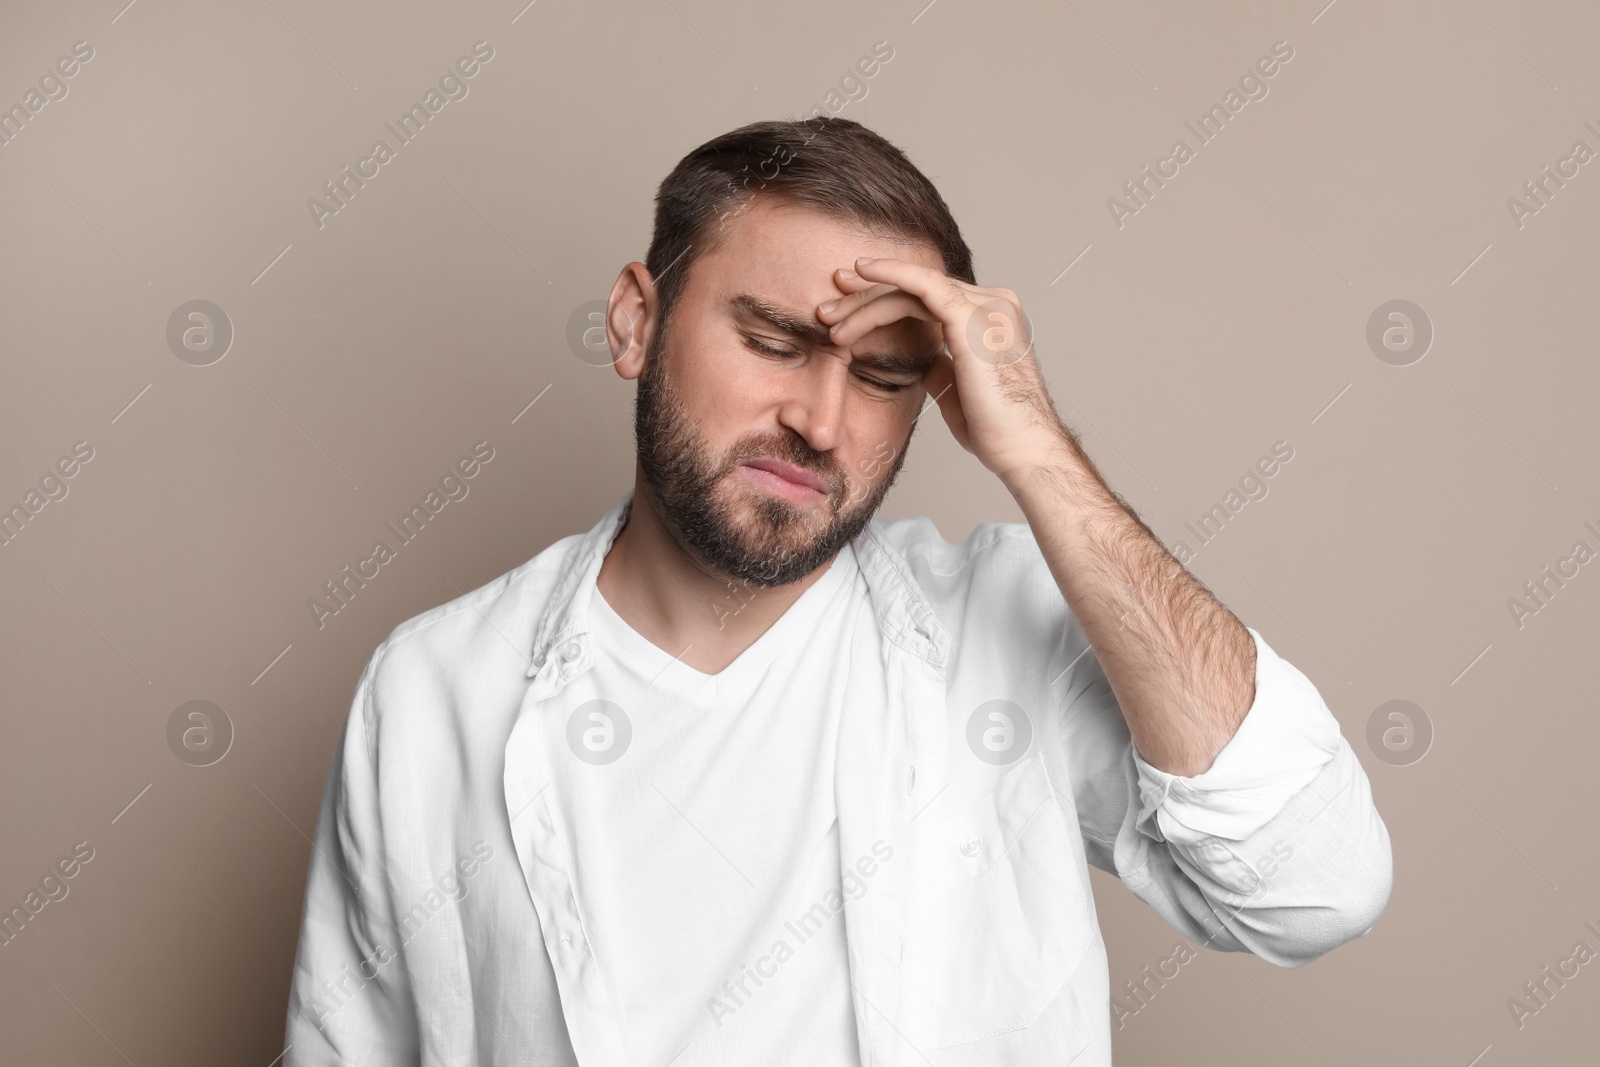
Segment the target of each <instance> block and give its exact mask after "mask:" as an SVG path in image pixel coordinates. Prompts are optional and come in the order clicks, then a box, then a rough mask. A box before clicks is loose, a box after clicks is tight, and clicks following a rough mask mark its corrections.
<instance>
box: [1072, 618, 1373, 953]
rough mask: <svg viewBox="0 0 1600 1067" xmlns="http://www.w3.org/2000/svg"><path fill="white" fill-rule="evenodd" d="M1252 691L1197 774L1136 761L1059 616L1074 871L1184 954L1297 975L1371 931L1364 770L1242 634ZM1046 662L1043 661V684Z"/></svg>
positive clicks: (1290, 668)
mask: <svg viewBox="0 0 1600 1067" xmlns="http://www.w3.org/2000/svg"><path fill="white" fill-rule="evenodd" d="M1250 635H1251V638H1252V639H1253V640H1254V641H1255V645H1256V694H1255V699H1254V701H1253V702H1252V703H1251V707H1250V710H1249V712H1248V713H1247V714H1246V716H1245V718H1244V720H1243V721H1242V722H1241V724H1240V726H1239V729H1238V730H1237V731H1236V732H1235V734H1234V736H1233V737H1232V738H1231V739H1230V740H1229V742H1228V744H1227V745H1225V746H1224V748H1223V751H1222V752H1221V753H1219V754H1218V756H1217V758H1216V760H1215V761H1214V762H1213V764H1212V766H1211V767H1209V768H1207V770H1206V771H1205V772H1204V773H1202V774H1198V775H1194V776H1191V777H1185V776H1182V775H1173V774H1167V773H1166V772H1164V771H1161V770H1159V769H1157V768H1155V767H1153V766H1151V765H1150V764H1149V763H1148V762H1146V761H1145V760H1144V758H1143V756H1142V755H1140V753H1139V752H1138V749H1137V747H1136V746H1135V745H1134V743H1133V741H1132V738H1131V736H1130V734H1129V732H1128V727H1127V722H1126V720H1125V719H1124V718H1123V716H1122V712H1121V709H1120V707H1119V706H1118V705H1117V702H1116V697H1115V695H1114V694H1113V692H1112V690H1111V687H1110V684H1109V682H1108V681H1107V679H1106V676H1105V673H1104V671H1103V669H1102V668H1101V666H1100V664H1099V662H1098V660H1097V658H1096V657H1095V656H1094V654H1093V651H1092V649H1086V648H1085V647H1084V646H1085V645H1086V642H1085V641H1084V638H1083V632H1082V629H1081V628H1080V627H1079V626H1078V625H1077V624H1076V621H1075V620H1071V619H1070V616H1069V618H1068V622H1067V626H1066V631H1065V640H1064V642H1063V644H1062V645H1061V646H1060V647H1059V648H1058V650H1057V653H1056V655H1057V656H1064V657H1065V660H1064V661H1063V662H1068V661H1072V660H1074V659H1075V658H1077V657H1079V656H1081V661H1079V662H1078V663H1077V666H1076V667H1075V668H1074V669H1073V670H1071V671H1070V672H1069V673H1068V693H1067V694H1066V697H1065V699H1064V702H1063V703H1061V704H1059V705H1058V707H1060V709H1061V716H1062V718H1061V720H1060V722H1061V731H1062V733H1061V753H1062V758H1063V759H1064V760H1065V761H1066V765H1067V768H1068V770H1067V774H1068V778H1069V780H1070V781H1071V783H1072V790H1073V802H1074V804H1075V806H1076V808H1077V812H1078V821H1079V826H1080V828H1081V830H1082V832H1083V839H1084V849H1085V855H1086V857H1087V858H1088V860H1089V862H1090V863H1092V864H1094V865H1095V866H1097V867H1100V868H1102V869H1103V870H1106V871H1108V872H1109V873H1112V874H1115V875H1116V876H1117V877H1118V878H1119V879H1121V880H1122V882H1123V884H1125V885H1126V886H1128V888H1129V889H1131V890H1132V891H1133V892H1134V894H1135V895H1137V896H1138V897H1139V898H1140V899H1142V900H1144V901H1145V902H1146V903H1148V904H1149V905H1150V906H1151V907H1152V908H1154V909H1155V910H1156V911H1157V912H1158V913H1159V914H1160V915H1161V916H1162V917H1163V918H1165V919H1166V920H1167V922H1168V923H1169V924H1171V926H1172V927H1173V928H1174V929H1176V930H1177V931H1178V932H1179V933H1182V934H1184V935H1185V936H1187V937H1188V938H1190V939H1192V940H1193V941H1194V942H1195V943H1196V944H1197V945H1198V946H1200V947H1205V948H1214V949H1220V950H1223V951H1230V952H1251V953H1253V954H1255V955H1257V956H1260V957H1261V958H1263V959H1265V960H1268V961H1269V962H1271V963H1274V964H1276V965H1278V966H1280V967H1298V966H1301V965H1303V964H1306V963H1309V962H1311V961H1312V960H1314V959H1316V958H1318V957H1319V956H1321V955H1323V954H1325V953H1327V952H1330V951H1332V950H1333V949H1334V948H1336V947H1338V946H1339V945H1341V944H1344V943H1346V942H1348V941H1350V940H1353V939H1355V938H1357V937H1360V936H1361V935H1363V934H1365V933H1367V932H1368V931H1369V930H1371V928H1372V926H1373V924H1374V923H1375V922H1376V921H1377V919H1378V916H1379V915H1380V914H1381V913H1382V912H1383V909H1384V907H1385V906H1386V904H1387V902H1388V899H1389V893H1390V890H1391V888H1392V886H1393V877H1394V872H1393V858H1392V855H1391V852H1390V841H1389V833H1388V829H1387V828H1386V827H1385V826H1384V823H1383V820H1382V818H1381V817H1380V816H1379V815H1378V812H1377V809H1376V807H1375V806H1374V804H1373V801H1372V792H1371V787H1370V784H1369V782H1368V781H1367V776H1366V772H1365V771H1364V770H1363V769H1362V767H1361V762H1360V760H1359V759H1357V758H1356V754H1355V752H1354V750H1353V749H1352V748H1351V747H1350V744H1349V742H1348V740H1347V739H1346V738H1345V737H1344V736H1343V734H1342V732H1341V731H1340V729H1339V724H1338V721H1337V720H1336V719H1335V718H1334V717H1333V714H1332V712H1331V711H1330V710H1329V709H1328V706H1327V704H1326V703H1325V702H1324V701H1323V699H1322V697H1321V695H1320V694H1319V693H1318V691H1317V689H1316V687H1315V686H1314V685H1313V684H1312V683H1311V681H1310V680H1309V679H1308V678H1306V677H1305V675H1304V674H1302V673H1301V672H1300V671H1299V670H1298V669H1296V668H1295V667H1294V665H1293V664H1291V663H1289V662H1288V661H1286V660H1284V659H1283V658H1282V657H1280V656H1278V655H1277V654H1276V653H1275V652H1274V651H1273V650H1272V648H1271V647H1270V646H1269V645H1268V644H1267V643H1266V641H1265V640H1263V639H1262V637H1261V635H1260V633H1258V632H1257V631H1255V630H1254V629H1251V630H1250ZM1060 669H1061V668H1060V667H1052V668H1051V675H1052V676H1054V673H1055V672H1056V671H1059V670H1060Z"/></svg>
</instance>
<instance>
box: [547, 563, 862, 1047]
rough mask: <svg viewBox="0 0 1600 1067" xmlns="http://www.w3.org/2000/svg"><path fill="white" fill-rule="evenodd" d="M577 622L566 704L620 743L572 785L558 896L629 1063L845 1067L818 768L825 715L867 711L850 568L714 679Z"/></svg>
mask: <svg viewBox="0 0 1600 1067" xmlns="http://www.w3.org/2000/svg"><path fill="white" fill-rule="evenodd" d="M749 595H750V592H749V591H746V593H745V596H746V597H748V596H749ZM756 595H760V594H759V591H757V592H756ZM741 604H742V601H741V600H740V599H739V598H738V597H736V596H734V595H733V594H732V593H730V594H729V599H728V602H727V604H726V605H724V606H722V608H720V609H719V613H723V612H730V611H736V610H738V609H739V608H740V606H741ZM708 610H709V609H708ZM590 616H591V617H590V627H591V630H592V633H593V634H594V637H595V640H594V641H593V655H594V668H593V669H592V670H589V671H586V672H584V673H583V674H582V675H581V676H580V677H579V678H577V679H576V680H575V681H574V683H573V687H572V688H573V691H572V693H571V700H572V701H573V703H574V704H577V703H581V702H582V701H584V700H590V699H604V700H607V701H610V702H612V703H614V704H616V705H618V706H619V707H621V708H622V709H623V710H624V712H625V713H626V714H627V716H628V719H629V723H630V726H631V730H632V736H631V738H630V740H629V748H628V749H627V751H626V754H625V757H624V758H622V759H619V760H618V761H617V762H615V763H610V764H604V765H599V766H594V767H592V768H583V769H582V773H579V774H577V775H575V776H574V779H573V793H572V796H571V797H570V804H571V808H570V810H571V811H572V813H573V817H574V820H575V823H576V828H575V831H576V832H575V841H574V844H573V848H574V850H575V853H576V882H577V885H576V887H575V888H576V893H577V897H578V899H579V900H581V901H583V902H584V905H585V908H584V910H585V912H587V914H585V915H584V916H583V921H584V924H585V927H586V929H587V930H588V931H589V932H590V933H591V934H592V936H593V938H594V941H593V950H594V953H595V957H596V959H597V961H598V963H599V965H600V968H601V971H602V973H603V974H604V975H605V979H606V982H607V984H608V985H609V987H610V989H611V991H612V996H613V1002H614V1003H615V1004H616V1005H617V1006H618V1011H619V1013H620V1014H621V1016H622V1018H620V1019H619V1020H618V1022H619V1023H620V1024H621V1029H622V1032H623V1034H624V1035H625V1040H626V1042H627V1048H628V1057H629V1060H630V1062H633V1063H646V1064H657V1065H660V1067H666V1065H667V1064H669V1063H671V1064H672V1065H673V1067H688V1065H690V1064H711V1063H719V1064H725V1063H818V1064H822V1063H825V1064H829V1065H846V1067H853V1065H856V1064H858V1063H859V1062H860V1060H859V1050H858V1047H857V1040H856V1026H855V1014H854V1009H853V1008H852V1006H851V997H850V986H849V983H848V978H849V967H848V963H847V957H846V952H845V939H844V915H843V912H842V910H840V909H841V908H842V898H841V896H840V891H841V876H840V856H839V842H838V831H837V820H836V810H835V797H834V765H835V750H836V744H837V738H838V729H839V721H840V715H841V714H843V713H845V712H846V710H847V708H848V707H850V706H861V705H860V702H862V701H868V702H870V701H874V700H876V701H881V700H883V699H884V695H883V686H882V682H881V680H880V681H878V682H877V683H876V684H875V683H874V681H873V679H875V678H877V679H881V675H882V668H881V664H880V663H879V661H878V650H879V646H880V641H879V636H878V632H877V625H876V622H875V620H874V618H873V615H872V611H871V609H870V607H869V605H868V602H867V599H866V595H865V582H864V580H863V578H862V577H861V575H860V572H859V570H858V569H857V564H856V559H855V553H854V550H853V549H852V548H850V547H849V546H848V545H847V546H846V547H845V548H844V549H842V550H841V551H840V552H839V554H838V555H837V556H836V557H835V559H834V562H833V564H832V565H831V566H830V567H829V569H828V571H827V572H826V573H825V574H824V575H823V576H822V577H821V578H820V579H818V580H817V581H816V582H815V583H813V584H812V585H811V586H810V587H809V588H807V589H806V590H805V592H804V593H802V594H801V595H800V597H799V598H798V599H796V601H795V602H794V604H792V605H791V606H790V607H789V609H788V611H786V612H785V613H784V614H783V616H782V617H780V618H779V619H778V620H777V622H775V623H774V624H773V625H772V626H771V627H770V628H769V629H768V630H767V631H766V632H765V633H763V634H762V635H761V636H760V637H758V638H757V639H756V641H755V643H754V644H752V645H751V646H750V647H749V648H747V649H746V650H745V651H744V652H743V653H742V654H740V656H739V657H738V659H736V660H735V661H734V662H733V663H731V664H730V665H729V666H728V667H727V668H725V669H724V670H723V671H721V672H720V673H718V674H714V675H708V674H703V673H701V672H700V671H697V670H694V669H693V668H691V667H689V666H687V665H685V664H684V663H683V662H682V661H681V660H679V659H677V658H676V656H675V655H674V653H673V652H668V651H664V650H662V649H660V648H657V647H656V646H655V645H653V644H651V643H650V642H649V641H648V640H646V639H645V638H644V637H643V636H641V635H640V634H639V633H637V632H636V631H635V630H633V629H632V628H631V627H629V626H628V624H627V623H626V622H624V621H623V619H622V617H621V616H619V615H618V614H617V613H616V611H615V610H614V609H613V608H612V607H611V606H610V604H608V603H607V602H606V600H605V598H604V596H602V595H601V594H600V593H599V591H598V590H595V591H594V595H593V597H592V598H591V608H590ZM675 651H677V650H675ZM677 654H678V655H681V654H682V652H681V651H677ZM852 888H853V889H861V890H862V891H865V889H866V888H867V887H866V886H864V885H856V886H852ZM852 895H854V894H852ZM819 904H821V905H822V907H820V908H819V907H818V905H819Z"/></svg>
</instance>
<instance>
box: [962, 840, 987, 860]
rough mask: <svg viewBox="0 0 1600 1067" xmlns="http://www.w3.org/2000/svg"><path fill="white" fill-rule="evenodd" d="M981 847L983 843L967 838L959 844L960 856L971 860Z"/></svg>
mask: <svg viewBox="0 0 1600 1067" xmlns="http://www.w3.org/2000/svg"><path fill="white" fill-rule="evenodd" d="M982 847H983V842H981V841H979V840H978V839H977V838H976V837H968V838H967V839H966V840H964V841H962V842H961V854H962V855H963V856H965V857H967V858H968V859H971V858H972V857H973V856H976V855H977V854H978V849H980V848H982Z"/></svg>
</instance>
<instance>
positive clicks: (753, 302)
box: [728, 293, 833, 345]
mask: <svg viewBox="0 0 1600 1067" xmlns="http://www.w3.org/2000/svg"><path fill="white" fill-rule="evenodd" d="M728 303H729V304H730V305H731V306H733V307H734V308H735V309H737V310H739V311H742V312H744V313H745V314H746V315H749V316H750V317H751V318H756V319H760V320H761V321H762V322H765V323H766V324H767V325H769V326H775V327H777V328H778V329H780V330H782V331H783V332H784V333H788V334H793V335H794V336H796V337H799V338H803V339H804V340H806V341H808V342H810V343H811V344H814V345H828V344H832V343H833V341H832V340H831V339H830V338H829V336H828V327H827V326H825V325H824V324H823V323H821V322H819V321H817V320H815V319H811V320H807V319H804V318H801V317H800V316H799V315H797V314H796V313H794V312H793V311H788V310H785V309H784V308H781V307H778V306H777V305H776V304H769V303H767V302H766V301H765V300H761V299H759V298H757V297H754V296H751V295H750V294H749V293H739V294H737V295H735V296H734V297H732V298H731V299H729V301H728Z"/></svg>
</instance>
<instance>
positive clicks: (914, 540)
mask: <svg viewBox="0 0 1600 1067" xmlns="http://www.w3.org/2000/svg"><path fill="white" fill-rule="evenodd" d="M871 528H872V532H873V534H874V535H875V536H876V537H877V539H878V541H879V542H880V543H881V544H882V545H883V547H884V548H885V549H886V550H887V551H889V552H891V553H893V554H894V555H897V556H899V557H900V558H901V559H902V560H904V561H905V563H906V564H907V565H908V566H910V567H911V569H912V572H913V573H914V574H916V575H917V576H918V577H919V579H920V578H924V577H927V578H934V579H937V578H946V577H953V576H955V575H957V574H961V573H970V571H971V570H972V569H973V568H972V567H971V566H970V565H972V564H976V563H978V562H979V561H981V560H982V561H984V562H986V563H991V564H993V565H996V566H1003V565H1007V564H1010V565H1016V564H1019V563H1027V562H1032V561H1033V560H1035V559H1037V560H1040V561H1042V559H1043V557H1042V555H1041V553H1040V551H1039V545H1038V542H1037V541H1035V540H1034V536H1033V530H1032V529H1031V528H1030V527H1029V526H1028V524H1027V523H1025V522H992V521H984V522H980V523H978V524H977V525H975V526H974V527H973V528H972V532H971V533H969V534H967V537H966V540H964V541H947V540H945V538H944V535H943V534H941V533H940V532H939V528H938V527H937V526H935V525H934V522H933V520H932V519H930V518H928V517H927V516H925V515H919V516H916V517H913V518H903V519H874V520H873V521H872V524H871ZM985 557H987V560H985V559H984V558H985Z"/></svg>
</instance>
